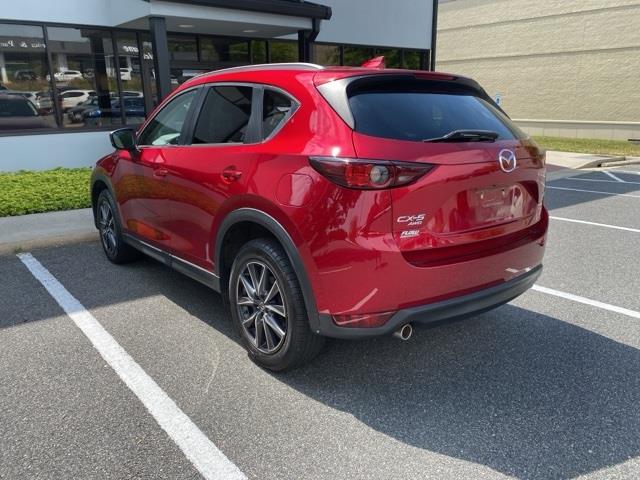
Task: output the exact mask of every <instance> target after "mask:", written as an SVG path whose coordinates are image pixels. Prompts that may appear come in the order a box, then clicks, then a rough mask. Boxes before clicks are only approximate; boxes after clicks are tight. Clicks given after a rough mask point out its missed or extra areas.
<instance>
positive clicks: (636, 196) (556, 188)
mask: <svg viewBox="0 0 640 480" xmlns="http://www.w3.org/2000/svg"><path fill="white" fill-rule="evenodd" d="M547 188H550V189H552V190H570V191H573V192H586V193H598V194H600V195H611V196H612V197H631V198H640V195H631V194H629V193H611V192H601V191H599V190H582V189H580V188H567V187H550V186H549V185H547Z"/></svg>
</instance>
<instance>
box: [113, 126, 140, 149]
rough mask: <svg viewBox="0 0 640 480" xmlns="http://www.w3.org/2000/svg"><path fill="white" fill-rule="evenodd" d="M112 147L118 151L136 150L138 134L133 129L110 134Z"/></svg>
mask: <svg viewBox="0 0 640 480" xmlns="http://www.w3.org/2000/svg"><path fill="white" fill-rule="evenodd" d="M109 138H110V139H111V145H113V148H115V149H116V150H129V151H131V150H135V149H136V133H135V132H134V131H133V130H132V129H131V128H120V129H119V130H115V131H113V132H111V133H110V134H109Z"/></svg>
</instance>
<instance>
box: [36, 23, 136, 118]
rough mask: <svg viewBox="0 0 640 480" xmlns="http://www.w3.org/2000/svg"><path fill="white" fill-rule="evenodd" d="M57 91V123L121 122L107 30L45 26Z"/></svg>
mask: <svg viewBox="0 0 640 480" xmlns="http://www.w3.org/2000/svg"><path fill="white" fill-rule="evenodd" d="M47 33H48V36H49V45H48V47H49V50H50V52H51V55H52V58H53V65H52V66H53V82H54V84H55V88H56V91H57V95H58V115H60V118H59V119H58V123H59V124H60V126H62V127H65V128H78V127H82V126H83V125H84V126H91V127H96V126H103V125H119V124H121V123H122V116H121V110H120V105H119V96H118V78H117V77H116V76H117V75H119V76H120V80H121V81H122V80H123V78H128V77H129V75H130V73H128V72H125V71H123V70H122V69H121V70H120V71H116V70H117V68H116V64H115V58H114V52H113V40H112V38H111V32H107V31H104V30H96V29H85V28H61V27H47Z"/></svg>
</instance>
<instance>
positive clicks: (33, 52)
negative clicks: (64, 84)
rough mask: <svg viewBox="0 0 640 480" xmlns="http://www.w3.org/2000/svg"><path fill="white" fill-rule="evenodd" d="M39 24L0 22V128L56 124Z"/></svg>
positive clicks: (39, 126) (27, 127)
mask: <svg viewBox="0 0 640 480" xmlns="http://www.w3.org/2000/svg"><path fill="white" fill-rule="evenodd" d="M48 73H49V72H48V71H47V57H46V49H45V44H44V33H43V31H42V28H41V27H37V26H30V25H9V24H2V23H0V131H3V130H23V129H29V130H30V129H38V128H51V127H55V126H56V124H55V116H54V109H53V102H52V100H51V83H50V82H48V81H47V76H48Z"/></svg>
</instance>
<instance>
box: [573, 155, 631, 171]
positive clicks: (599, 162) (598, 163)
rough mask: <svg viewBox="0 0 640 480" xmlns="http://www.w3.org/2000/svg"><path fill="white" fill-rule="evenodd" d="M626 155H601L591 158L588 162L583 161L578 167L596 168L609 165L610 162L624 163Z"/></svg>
mask: <svg viewBox="0 0 640 480" xmlns="http://www.w3.org/2000/svg"><path fill="white" fill-rule="evenodd" d="M625 162H626V157H603V158H598V159H595V160H592V161H590V162H585V163H584V164H582V165H580V166H578V167H577V168H578V169H583V168H598V167H604V166H607V165H609V164H610V163H620V164H625V165H626V163H625Z"/></svg>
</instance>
